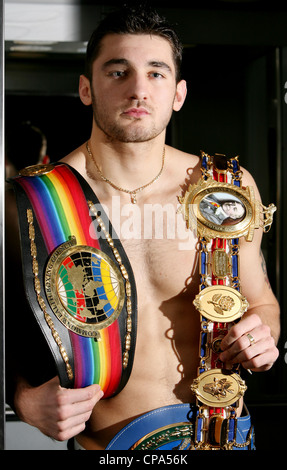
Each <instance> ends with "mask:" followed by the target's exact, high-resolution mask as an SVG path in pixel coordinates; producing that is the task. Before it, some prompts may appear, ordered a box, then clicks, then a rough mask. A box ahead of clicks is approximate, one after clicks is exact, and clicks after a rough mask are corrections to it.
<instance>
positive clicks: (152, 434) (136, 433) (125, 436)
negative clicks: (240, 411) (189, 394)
mask: <svg viewBox="0 0 287 470" xmlns="http://www.w3.org/2000/svg"><path fill="white" fill-rule="evenodd" d="M196 411H197V410H196V408H191V407H190V405H189V404H181V405H171V406H164V407H162V408H157V409H155V410H153V411H150V412H148V413H146V414H144V415H142V416H139V417H138V418H137V419H135V420H133V421H132V422H130V423H129V424H128V425H127V426H125V427H124V428H123V429H122V430H121V431H119V433H118V434H116V436H115V437H114V438H113V439H112V440H111V441H110V443H109V444H108V446H107V447H106V450H130V449H132V450H192V446H193V434H194V420H195V417H196ZM246 442H248V445H244V444H245V443H246ZM254 449H255V446H254V432H253V427H252V425H251V418H250V415H249V413H248V414H247V415H246V416H243V417H240V418H238V419H237V432H236V442H235V443H234V445H233V447H232V450H254Z"/></svg>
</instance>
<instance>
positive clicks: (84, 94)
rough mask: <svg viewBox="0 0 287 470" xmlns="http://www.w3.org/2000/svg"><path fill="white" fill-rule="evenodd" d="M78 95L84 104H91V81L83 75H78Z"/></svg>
mask: <svg viewBox="0 0 287 470" xmlns="http://www.w3.org/2000/svg"><path fill="white" fill-rule="evenodd" d="M79 95H80V98H81V101H82V103H83V104H84V105H86V106H89V105H90V104H92V93H91V83H90V80H89V79H88V78H87V77H86V76H85V75H81V76H80V82H79Z"/></svg>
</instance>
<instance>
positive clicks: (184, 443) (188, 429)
mask: <svg viewBox="0 0 287 470" xmlns="http://www.w3.org/2000/svg"><path fill="white" fill-rule="evenodd" d="M192 436H193V424H192V423H189V422H186V423H175V424H169V425H167V426H163V427H162V428H158V429H156V430H155V431H152V432H150V433H149V434H146V435H145V436H143V437H142V438H141V439H139V440H138V441H137V442H136V443H135V444H133V445H132V447H131V448H130V450H160V449H161V447H162V446H164V445H166V444H170V443H171V442H172V443H174V448H173V449H171V450H190V449H192V448H193V438H192Z"/></svg>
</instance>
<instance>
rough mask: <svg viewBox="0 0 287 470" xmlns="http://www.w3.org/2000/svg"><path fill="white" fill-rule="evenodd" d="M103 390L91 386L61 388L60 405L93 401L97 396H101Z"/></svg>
mask: <svg viewBox="0 0 287 470" xmlns="http://www.w3.org/2000/svg"><path fill="white" fill-rule="evenodd" d="M101 392H102V391H101V388H100V386H99V385H97V384H95V385H90V386H88V387H85V388H75V389H70V388H62V387H60V388H59V393H58V396H57V398H58V403H59V405H65V404H69V403H70V404H72V403H79V402H82V401H87V400H92V399H93V398H94V397H95V396H98V394H100V393H101Z"/></svg>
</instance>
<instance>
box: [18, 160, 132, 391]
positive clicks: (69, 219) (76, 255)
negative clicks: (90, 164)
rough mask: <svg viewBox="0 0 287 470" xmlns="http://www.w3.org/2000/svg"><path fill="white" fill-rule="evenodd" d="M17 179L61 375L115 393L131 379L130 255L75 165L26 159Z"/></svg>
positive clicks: (33, 273)
mask: <svg viewBox="0 0 287 470" xmlns="http://www.w3.org/2000/svg"><path fill="white" fill-rule="evenodd" d="M13 183H14V188H15V192H16V196H17V205H18V212H19V223H20V232H21V243H22V258H23V272H24V279H25V289H26V295H27V298H28V301H29V304H30V306H31V308H32V310H33V312H34V316H35V318H36V320H37V322H38V324H39V326H40V327H41V331H42V333H43V335H44V337H45V340H46V341H47V343H48V345H49V347H50V350H51V352H52V354H53V357H54V360H55V363H56V366H57V370H58V375H59V378H60V383H61V385H62V386H64V387H75V388H79V387H86V386H88V385H91V384H99V385H100V386H101V388H102V390H103V391H104V394H105V398H107V397H110V396H112V395H114V394H115V393H118V392H119V391H120V390H121V389H122V388H123V387H124V385H125V384H126V382H127V380H128V378H129V376H130V373H131V368H132V363H133V357H134V347H135V339H136V323H137V321H136V315H137V302H136V288H135V281H134V277H133V273H132V269H131V266H130V263H129V260H128V258H127V256H126V254H125V252H124V250H123V247H122V245H121V243H120V241H119V239H118V237H117V236H116V235H115V234H114V229H113V227H112V225H111V223H110V221H109V220H108V218H107V216H106V214H105V213H104V210H103V208H102V207H101V206H100V204H99V201H98V200H97V198H96V196H95V194H94V192H93V191H92V190H91V188H90V186H89V185H88V184H87V182H86V181H85V180H84V179H83V178H82V177H81V175H79V173H78V172H76V171H75V170H74V169H72V168H71V167H69V166H68V165H64V164H56V165H35V166H32V167H27V168H25V169H24V170H22V171H21V172H20V176H19V177H17V178H15V179H14V181H13ZM111 234H112V235H111ZM37 353H38V352H37V351H35V354H37ZM43 367H45V365H44V364H43Z"/></svg>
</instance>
